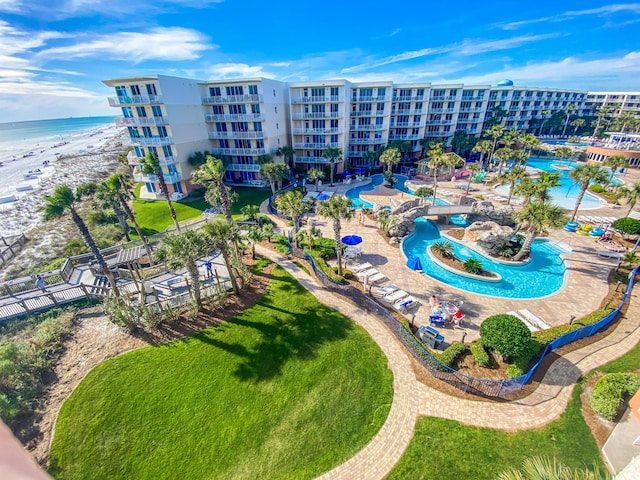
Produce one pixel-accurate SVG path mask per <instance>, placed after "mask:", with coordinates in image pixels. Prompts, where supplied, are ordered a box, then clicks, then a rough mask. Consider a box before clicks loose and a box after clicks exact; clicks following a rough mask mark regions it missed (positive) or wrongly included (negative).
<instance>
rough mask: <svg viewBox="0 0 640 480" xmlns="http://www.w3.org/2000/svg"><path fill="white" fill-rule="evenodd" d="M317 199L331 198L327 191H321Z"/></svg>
mask: <svg viewBox="0 0 640 480" xmlns="http://www.w3.org/2000/svg"><path fill="white" fill-rule="evenodd" d="M316 200H320V201H322V200H329V195H327V194H326V193H321V194H320V195H318V196H317V197H316Z"/></svg>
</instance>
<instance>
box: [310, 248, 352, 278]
mask: <svg viewBox="0 0 640 480" xmlns="http://www.w3.org/2000/svg"><path fill="white" fill-rule="evenodd" d="M309 255H311V257H312V258H313V261H314V263H315V264H316V267H317V268H319V269H320V270H322V272H323V273H324V274H325V275H326V276H327V277H329V278H330V279H331V280H333V281H334V282H336V283H344V277H342V276H340V275H338V274H337V273H336V272H334V270H333V269H332V268H331V267H330V266H329V265H327V262H325V261H324V258H321V257H319V256H317V255H316V254H314V253H313V252H309Z"/></svg>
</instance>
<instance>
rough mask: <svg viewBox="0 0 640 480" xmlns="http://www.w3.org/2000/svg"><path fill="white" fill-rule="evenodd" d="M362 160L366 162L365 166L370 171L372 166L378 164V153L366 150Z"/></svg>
mask: <svg viewBox="0 0 640 480" xmlns="http://www.w3.org/2000/svg"><path fill="white" fill-rule="evenodd" d="M362 159H363V160H364V161H365V162H366V164H367V170H369V171H370V170H371V169H372V168H373V165H374V164H375V163H378V164H379V163H380V161H379V159H380V152H379V151H377V152H376V151H374V150H367V151H366V152H364V154H363V155H362Z"/></svg>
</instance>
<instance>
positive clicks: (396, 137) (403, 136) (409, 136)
mask: <svg viewBox="0 0 640 480" xmlns="http://www.w3.org/2000/svg"><path fill="white" fill-rule="evenodd" d="M419 138H420V135H414V134H398V133H393V134H389V140H418V139H419Z"/></svg>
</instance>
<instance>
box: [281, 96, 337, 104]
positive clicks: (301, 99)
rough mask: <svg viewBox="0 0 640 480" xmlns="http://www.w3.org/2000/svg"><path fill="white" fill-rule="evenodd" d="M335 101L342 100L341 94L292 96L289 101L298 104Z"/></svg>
mask: <svg viewBox="0 0 640 480" xmlns="http://www.w3.org/2000/svg"><path fill="white" fill-rule="evenodd" d="M336 102H344V96H343V95H319V96H315V97H314V96H311V97H308V96H307V97H304V96H302V97H300V96H298V97H292V98H291V103H294V104H300V103H336Z"/></svg>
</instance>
